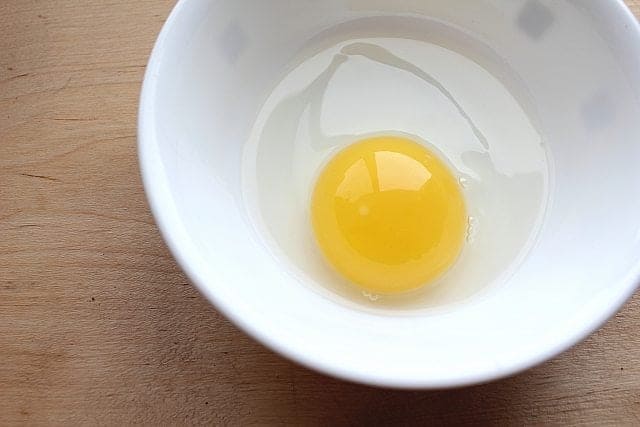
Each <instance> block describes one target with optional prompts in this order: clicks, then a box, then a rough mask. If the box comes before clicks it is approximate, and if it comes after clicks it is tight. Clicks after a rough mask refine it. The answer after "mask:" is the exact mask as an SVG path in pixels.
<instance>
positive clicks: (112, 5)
mask: <svg viewBox="0 0 640 427" xmlns="http://www.w3.org/2000/svg"><path fill="white" fill-rule="evenodd" d="M599 1H609V0H599ZM173 3H174V2H173V1H172V0H134V1H129V0H84V1H81V0H57V1H51V0H50V1H44V0H0V425H6V424H10V425H12V424H43V423H47V424H114V425H118V424H129V423H146V424H195V423H211V422H212V423H215V424H220V425H226V424H233V425H239V424H247V423H259V424H292V423H293V424H296V425H359V424H363V425H365V424H371V423H373V424H409V423H414V422H422V423H426V422H434V423H436V424H442V423H446V424H461V423H472V422H473V423H497V424H501V425H502V424H513V425H518V424H522V423H525V422H527V423H534V424H546V423H567V422H569V423H596V424H608V423H610V424H636V425H640V297H638V296H636V298H634V299H633V300H632V301H631V302H630V303H629V304H627V306H626V308H625V309H624V310H622V312H621V313H620V314H619V315H618V316H617V317H615V318H614V319H613V320H611V321H610V322H609V323H608V324H607V325H606V326H605V327H604V328H603V329H602V330H601V331H599V332H598V333H596V334H595V335H593V336H592V337H591V338H589V339H588V340H587V341H586V342H584V343H582V344H580V345H578V346H577V347H576V348H574V349H573V350H571V351H569V352H567V353H566V354H564V355H562V356H561V357H558V358H557V359H555V360H553V361H551V362H548V363H545V364H544V365H542V366H540V367H538V368H535V369H532V370H530V371H528V372H526V373H524V374H521V375H518V376H516V377H514V378H510V379H507V380H503V381H498V382H495V383H491V384H487V385H482V386H476V387H471V388H466V389H460V390H451V391H436V392H403V391H390V390H380V389H374V388H369V387H365V386H360V385H354V384H348V383H345V382H341V381H338V380H335V379H332V378H327V377H325V376H322V375H319V374H317V373H314V372H311V371H309V370H306V369H304V368H301V367H299V366H297V365H295V364H293V363H291V362H289V361H287V360H284V359H283V358H281V357H279V356H277V355H275V354H274V353H272V352H271V351H268V350H266V349H264V348H263V347H262V346H260V345H259V344H257V343H255V342H254V341H252V340H251V339H249V338H248V337H247V336H245V335H244V334H243V333H242V332H240V331H238V330H237V329H236V328H235V327H234V326H232V325H231V324H230V323H229V322H228V321H227V320H225V319H224V318H223V317H222V316H221V315H220V314H219V313H217V312H216V310H214V309H213V308H212V307H211V306H210V305H209V304H208V303H207V302H206V301H205V300H204V299H203V298H202V297H201V296H200V295H199V294H198V292H197V291H196V290H195V289H194V288H193V287H192V286H190V285H189V284H188V283H187V280H186V279H185V277H184V275H183V274H182V273H181V272H180V270H179V268H178V267H177V266H176V264H175V262H174V261H173V259H172V258H171V256H170V255H169V253H168V252H167V250H166V249H165V246H164V244H163V242H162V240H161V238H160V236H159V234H158V231H157V229H156V227H155V225H154V222H153V220H152V218H151V216H150V214H149V209H148V207H147V204H146V201H145V197H144V195H143V192H142V187H141V184H140V178H139V175H138V165H137V157H136V108H137V103H138V93H139V90H140V82H141V80H142V75H143V71H144V68H145V63H146V61H147V57H148V55H149V52H150V49H151V47H152V45H153V42H154V39H155V37H156V35H157V33H158V31H159V30H160V27H161V26H162V23H163V21H164V20H165V18H166V16H167V14H168V13H169V10H170V8H171V7H172V5H173ZM628 3H629V5H630V6H631V7H632V9H633V10H634V12H635V13H636V14H637V15H638V14H640V0H629V1H628Z"/></svg>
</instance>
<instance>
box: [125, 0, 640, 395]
mask: <svg viewBox="0 0 640 427" xmlns="http://www.w3.org/2000/svg"><path fill="white" fill-rule="evenodd" d="M193 1H196V0H178V2H177V3H176V5H175V6H174V7H173V9H172V11H171V13H170V15H169V17H168V18H167V20H166V22H165V23H164V25H163V27H162V30H161V31H160V34H159V36H158V38H157V40H156V42H155V45H154V47H153V50H152V52H151V55H150V58H149V62H148V65H147V68H146V71H145V74H144V79H143V83H142V89H141V93H140V102H139V109H138V132H137V134H138V135H137V136H138V138H137V145H138V146H137V152H138V162H139V167H140V174H141V178H142V184H143V188H144V192H145V195H146V198H147V202H148V204H149V207H150V210H151V213H152V216H153V218H154V220H155V223H156V224H157V226H158V229H159V231H160V234H161V236H162V238H163V240H164V242H165V244H166V245H167V247H168V249H169V251H170V253H171V254H172V256H173V257H174V259H175V260H176V262H177V263H178V265H179V266H180V268H181V269H182V271H183V272H184V273H185V275H186V276H187V277H188V279H189V280H190V282H191V283H193V284H194V285H195V287H196V288H197V289H198V290H199V292H200V293H201V294H203V295H204V296H205V297H206V298H207V300H208V301H209V302H210V303H211V304H213V306H214V307H215V308H216V309H217V310H218V311H220V312H221V313H222V314H223V315H224V316H225V317H226V318H227V319H229V320H230V321H231V322H232V323H233V324H234V325H235V326H236V327H238V328H239V329H240V330H242V331H243V332H245V333H247V334H248V335H249V336H251V337H252V338H253V339H255V340H256V341H258V342H259V343H260V344H262V345H264V346H265V347H267V348H269V349H270V350H272V351H275V352H276V353H278V354H280V355H283V356H285V357H286V358H287V359H289V360H290V361H293V362H296V363H298V364H300V365H302V366H305V367H307V368H310V369H312V370H315V371H317V372H320V373H323V374H326V375H329V376H332V377H334V378H338V379H343V380H349V381H352V382H355V383H360V384H366V385H370V386H377V387H388V388H398V389H446V388H456V387H463V386H468V385H474V384H482V383H486V382H490V381H494V380H498V379H501V378H506V377H509V376H512V375H515V374H518V373H520V372H522V371H525V370H527V369H530V368H532V367H534V366H537V365H539V364H542V363H544V362H546V361H548V360H549V359H552V358H554V357H556V356H558V355H559V354H561V353H563V352H565V351H567V350H568V349H570V348H571V347H573V346H575V345H576V344H578V343H580V342H581V341H583V340H584V339H585V338H586V337H588V336H589V335H590V334H592V333H593V332H595V331H596V330H597V329H599V328H600V327H602V326H603V325H604V324H605V323H606V322H607V321H608V320H609V319H611V318H612V317H613V316H615V315H616V313H617V312H618V311H619V310H620V309H621V308H622V306H623V305H624V304H625V303H626V302H627V301H628V300H629V299H630V298H631V297H632V296H633V294H634V293H635V291H636V289H637V288H638V287H640V254H639V257H638V261H637V262H636V264H634V265H633V267H632V268H631V269H630V270H629V272H628V273H627V274H626V276H625V277H624V279H623V280H621V282H622V283H623V284H624V287H623V289H622V291H621V292H619V293H618V294H617V295H615V296H614V298H611V299H610V300H608V301H607V303H606V304H600V305H598V310H595V309H592V311H595V312H596V314H595V315H593V316H590V317H589V320H588V321H586V322H583V323H579V324H578V325H577V326H575V327H574V328H573V330H572V331H571V333H567V334H566V335H565V336H564V339H563V340H562V342H560V343H555V345H553V346H551V347H549V348H546V349H545V350H544V351H542V352H540V353H539V354H535V355H528V356H523V357H521V358H520V360H519V362H518V363H514V364H512V365H510V366H507V367H499V368H495V369H493V370H491V371H486V372H482V373H479V374H477V375H474V376H466V377H456V376H452V377H450V378H449V379H448V380H445V381H434V380H430V379H428V378H418V379H413V380H411V381H407V380H405V379H398V378H391V377H374V376H372V375H369V376H367V375H362V374H358V373H354V372H351V371H349V370H345V369H343V368H342V367H340V366H336V365H333V364H331V363H326V362H324V361H322V360H318V358H313V357H311V356H310V355H308V354H305V353H304V352H303V351H301V350H300V349H298V348H296V346H295V345H292V344H289V345H283V344H282V343H278V342H276V341H275V340H274V339H273V338H272V337H271V336H269V335H268V334H265V333H264V331H262V330H260V329H259V328H257V327H255V325H253V324H251V322H249V321H247V320H246V319H244V318H242V317H241V316H239V315H237V313H235V311H234V308H233V307H232V306H230V305H227V304H225V302H224V301H223V300H222V299H221V298H218V297H217V296H216V295H215V293H214V292H212V291H211V290H210V289H209V287H207V286H206V285H205V283H204V279H203V278H201V277H199V276H198V275H197V274H196V272H195V267H194V264H193V262H192V261H191V260H190V259H189V257H188V256H187V255H186V254H185V251H184V248H183V246H182V245H181V244H180V238H179V237H178V234H177V232H176V230H175V227H173V226H172V223H173V221H172V220H171V219H170V218H169V216H168V214H167V212H166V208H167V206H166V204H165V201H164V199H163V197H162V194H163V192H165V188H164V187H163V186H161V185H159V184H158V181H157V180H156V179H154V172H153V168H152V167H151V164H152V162H153V161H154V158H153V156H151V152H150V150H153V145H154V142H155V138H154V132H153V130H152V129H153V128H154V126H155V120H154V119H153V111H154V104H153V101H154V99H155V93H156V91H155V86H156V85H155V83H156V82H157V80H158V75H159V69H160V66H161V62H162V61H161V59H162V55H163V51H164V50H165V45H166V43H167V40H168V39H169V38H170V37H171V33H172V31H173V30H174V28H175V26H176V24H177V22H178V20H179V16H180V15H181V14H182V13H183V12H184V11H185V9H186V8H187V4H188V3H191V2H193ZM609 6H610V8H609V13H610V14H611V15H612V18H610V19H611V20H618V21H622V22H623V23H624V24H625V27H626V28H627V29H628V30H629V31H630V32H632V33H633V35H634V38H635V40H632V41H631V42H630V44H631V45H632V48H633V51H634V52H636V53H637V55H638V57H640V22H638V20H637V19H636V17H635V16H634V15H633V13H632V12H631V10H630V9H629V8H628V6H627V5H626V4H625V2H624V0H614V1H613V2H611V3H610V5H609ZM603 305H604V306H605V309H602V308H601V307H602V306H603Z"/></svg>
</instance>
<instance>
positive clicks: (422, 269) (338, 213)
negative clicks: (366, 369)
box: [311, 136, 467, 294]
mask: <svg viewBox="0 0 640 427" xmlns="http://www.w3.org/2000/svg"><path fill="white" fill-rule="evenodd" d="M311 220H312V225H313V229H314V232H315V236H316V240H317V243H318V245H319V247H320V249H321V251H322V252H323V254H324V256H325V257H326V259H327V260H328V261H329V263H330V264H331V265H332V266H333V267H334V268H335V269H336V270H337V271H338V272H339V273H341V274H342V275H343V276H345V277H346V278H347V279H349V280H350V281H352V282H353V283H355V284H356V285H358V286H360V287H361V288H362V289H363V290H365V291H368V292H373V293H379V294H394V293H400V292H405V291H410V290H413V289H416V288H419V287H421V286H423V285H425V284H427V283H430V282H433V281H434V280H435V279H437V278H438V277H440V276H441V275H442V274H443V273H444V272H446V271H447V270H448V269H449V267H451V266H452V265H453V263H454V262H455V261H456V259H457V258H458V255H459V254H460V251H461V250H462V246H463V242H464V237H465V233H466V228H467V214H466V209H465V204H464V200H463V197H462V192H461V190H460V187H459V185H458V181H457V180H456V178H455V177H454V175H453V174H452V173H451V172H450V171H449V169H448V168H447V166H446V165H445V164H444V163H443V161H442V160H440V159H439V158H438V157H437V156H436V155H435V154H433V153H432V152H431V151H429V150H428V149H427V148H425V147H423V146H422V145H420V144H418V143H416V142H414V141H411V140H409V139H406V138H402V137H395V136H383V137H374V138H369V139H364V140H362V141H359V142H356V143H355V144H353V145H351V146H349V147H347V148H345V149H344V150H342V151H340V152H339V153H338V154H336V155H335V157H333V158H332V159H331V160H330V162H329V163H328V164H327V165H326V167H325V168H324V169H323V170H322V172H321V174H320V176H319V178H318V181H317V183H316V187H315V189H314V192H313V195H312V200H311Z"/></svg>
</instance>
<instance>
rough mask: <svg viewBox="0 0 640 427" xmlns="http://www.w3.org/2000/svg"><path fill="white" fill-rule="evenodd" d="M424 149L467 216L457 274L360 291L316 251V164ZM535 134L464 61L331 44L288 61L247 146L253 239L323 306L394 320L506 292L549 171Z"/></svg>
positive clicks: (433, 48)
mask: <svg viewBox="0 0 640 427" xmlns="http://www.w3.org/2000/svg"><path fill="white" fill-rule="evenodd" d="M377 135H380V136H384V135H397V136H402V137H406V138H408V139H411V140H413V141H416V142H418V143H421V144H424V146H426V147H427V148H428V149H429V150H430V151H432V152H434V153H437V154H439V156H440V158H441V159H442V160H443V161H444V162H445V163H447V164H448V165H449V167H450V169H451V170H452V171H453V172H454V174H456V176H457V178H458V180H459V183H460V185H461V187H462V189H463V196H464V199H465V202H466V206H467V213H468V216H469V221H468V227H467V235H466V242H465V245H464V248H463V250H462V253H461V255H460V256H459V258H458V260H457V261H456V262H455V264H454V265H453V266H452V267H451V268H450V269H449V270H448V271H447V272H446V273H445V274H444V275H443V276H442V277H441V278H440V279H438V280H436V282H435V283H431V284H428V285H427V286H425V287H423V288H421V289H418V290H416V291H413V292H410V293H406V294H400V295H376V294H370V293H367V292H363V291H362V290H360V289H359V288H357V287H355V286H353V285H352V284H351V283H349V282H348V281H347V280H346V279H345V278H343V277H342V276H341V275H339V274H338V273H336V272H335V271H334V270H333V269H332V268H331V266H330V265H329V264H328V263H327V262H326V261H325V260H324V258H323V256H322V254H321V253H320V250H319V248H318V246H317V244H316V242H315V239H314V235H313V229H312V227H311V220H310V209H309V206H310V200H311V194H312V192H313V188H314V184H315V182H316V179H317V177H318V174H319V172H320V170H321V169H322V167H323V165H324V164H326V163H327V162H328V161H329V160H330V159H331V158H332V157H333V156H334V155H335V154H336V153H337V152H338V151H340V150H341V149H343V148H344V147H346V146H348V145H350V144H352V143H355V142H357V141H359V140H362V139H365V138H367V137H372V136H377ZM547 164H548V162H547V153H546V150H545V148H544V144H543V141H542V138H541V136H540V134H539V133H538V132H537V131H536V129H535V127H534V126H533V124H532V122H531V120H530V118H529V117H528V115H527V113H526V112H525V111H524V109H523V108H522V106H521V105H520V104H519V103H518V101H517V100H516V99H515V98H514V96H512V94H511V93H510V92H509V91H508V90H507V88H506V87H505V86H504V85H503V84H502V83H501V82H500V81H499V80H498V79H497V78H495V77H494V76H493V75H492V74H491V73H490V72H488V71H487V70H485V69H484V68H482V67H481V66H480V65H478V64H477V63H476V62H474V61H472V60H471V59H469V58H467V57H465V56H463V55H461V54H459V53H457V52H455V51H453V50H449V49H446V48H444V47H442V46H439V45H436V44H431V43H428V42H426V41H422V40H413V39H408V38H386V37H385V38H382V37H379V38H378V37H376V38H362V39H350V40H346V41H341V42H339V43H337V44H335V45H333V46H331V47H329V48H327V49H324V50H322V51H320V52H318V53H316V54H315V55H312V56H309V57H307V58H305V59H304V60H303V61H301V62H299V63H297V64H296V65H295V66H294V67H292V69H291V70H290V71H289V73H288V74H287V75H286V76H284V78H283V79H282V81H281V82H280V83H279V84H277V86H276V87H275V89H274V90H273V91H272V93H271V94H270V95H269V96H268V98H267V100H266V102H265V103H264V105H263V106H262V109H261V111H260V113H259V114H258V117H257V119H256V122H255V125H254V127H253V131H252V133H251V136H250V138H249V140H248V141H247V144H246V147H245V153H244V158H243V171H242V173H243V190H244V197H245V201H246V204H247V209H248V212H249V215H250V217H251V219H252V221H253V222H254V224H255V226H256V228H257V231H258V234H260V235H261V236H263V238H264V241H265V244H266V245H267V246H268V248H269V249H270V250H271V251H272V253H273V254H274V256H275V257H276V258H277V259H278V260H279V261H280V262H281V263H282V265H283V268H285V269H288V270H290V271H291V272H292V274H294V275H296V276H297V277H299V278H300V282H301V285H304V284H309V283H311V284H313V285H312V286H313V287H314V289H316V290H317V291H318V292H321V293H323V294H325V295H327V296H329V297H334V298H335V297H338V298H339V297H340V296H341V297H343V298H342V300H343V301H344V302H347V303H354V302H355V303H360V304H361V305H367V306H370V307H378V308H385V309H396V310H416V309H424V308H432V307H441V306H444V305H449V304H451V303H455V302H459V301H463V300H466V299H467V298H469V297H470V296H472V295H474V294H476V293H478V292H479V291H480V290H482V289H485V288H489V287H490V286H491V285H496V284H499V283H502V282H504V280H505V279H506V278H507V277H508V276H509V275H510V273H511V272H513V271H514V269H515V268H517V265H518V264H519V262H520V261H521V259H522V258H523V257H524V256H525V255H526V253H527V252H528V249H530V247H531V245H532V244H533V243H534V241H535V236H536V234H537V231H538V229H539V227H540V224H541V220H542V216H543V213H544V210H545V206H546V202H547V194H548V183H549V171H548V166H547Z"/></svg>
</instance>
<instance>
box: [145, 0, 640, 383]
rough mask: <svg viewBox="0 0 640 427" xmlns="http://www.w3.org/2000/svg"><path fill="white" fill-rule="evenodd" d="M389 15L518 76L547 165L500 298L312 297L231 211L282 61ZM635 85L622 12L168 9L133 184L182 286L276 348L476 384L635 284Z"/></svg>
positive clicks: (513, 0) (289, 6)
mask: <svg viewBox="0 0 640 427" xmlns="http://www.w3.org/2000/svg"><path fill="white" fill-rule="evenodd" d="M390 16H396V17H397V16H402V17H410V18H411V19H413V20H414V21H415V20H416V19H417V20H424V22H425V23H431V24H433V23H437V25H439V26H441V27H442V28H447V29H450V30H451V31H454V32H458V33H464V34H466V35H467V36H468V37H470V38H472V39H473V40H476V41H477V42H478V44H479V45H482V46H486V47H487V49H486V52H485V53H484V54H486V55H493V57H494V59H496V58H497V59H498V61H495V60H494V61H493V63H494V64H498V65H497V66H496V68H495V69H493V70H490V71H492V72H493V73H494V75H496V76H497V77H500V73H501V72H502V71H506V70H508V71H509V73H511V74H512V75H516V76H518V78H519V87H521V88H524V91H525V92H526V93H525V98H526V99H527V100H528V101H527V102H529V103H530V105H529V107H530V109H531V110H532V111H535V116H536V117H535V121H536V125H537V127H538V130H539V131H540V132H541V133H542V134H543V135H544V138H545V142H546V145H547V150H548V151H549V153H550V161H551V164H550V167H551V183H552V185H551V188H550V201H549V205H548V208H547V213H546V216H545V218H544V223H543V225H542V228H541V231H540V233H539V236H538V241H537V244H536V245H535V247H534V248H533V249H532V250H531V251H530V252H529V254H528V256H527V257H526V259H524V261H523V262H522V263H521V264H520V267H519V268H518V270H517V271H516V272H515V274H514V275H513V276H512V277H511V279H510V280H509V281H508V283H507V284H506V285H504V286H501V287H499V288H496V289H494V290H492V292H487V293H485V294H483V295H482V296H478V297H476V298H470V299H469V300H468V301H466V302H464V303H462V304H459V305H457V306H456V307H455V308H452V309H450V310H441V311H433V312H427V313H425V312H420V313H414V314H403V315H398V314H393V313H389V314H384V313H381V312H371V311H366V310H358V309H354V308H353V307H350V306H348V305H345V304H340V303H336V301H335V300H332V299H331V298H326V297H325V296H323V295H322V294H321V293H318V292H314V291H313V290H312V289H311V288H310V287H308V286H305V285H304V284H301V283H300V282H299V280H298V279H297V278H296V276H295V275H292V274H290V272H289V271H287V269H286V268H283V265H282V264H281V263H278V262H276V261H275V260H274V258H273V256H272V255H271V253H270V250H269V248H267V247H265V245H264V244H263V241H262V240H261V239H259V238H256V235H255V228H254V227H253V225H252V224H251V220H250V217H249V215H247V212H246V207H245V204H244V202H243V194H242V186H241V172H240V171H241V159H242V150H243V146H244V144H245V142H246V140H247V138H248V135H249V133H250V131H251V127H252V125H253V122H254V121H255V117H256V114H257V113H258V111H259V109H260V107H261V105H262V103H263V102H264V100H265V98H266V97H267V96H268V95H269V92H270V90H271V89H272V88H273V87H274V85H275V84H276V83H277V82H278V81H279V79H280V78H281V77H282V75H283V73H284V72H285V71H286V70H287V67H288V66H289V64H290V62H291V60H292V58H294V57H295V56H296V54H298V52H300V51H301V49H303V48H304V47H305V45H306V44H307V42H308V41H309V40H311V39H312V38H314V36H317V35H318V34H320V33H322V32H325V31H328V34H330V33H331V31H330V30H329V29H330V28H332V27H334V26H336V25H337V24H343V23H345V22H349V21H353V20H358V19H361V18H371V17H378V18H377V19H378V20H380V19H384V17H390ZM381 17H382V18H381ZM390 22H391V21H390ZM359 31H364V32H365V33H366V31H367V30H366V26H362V27H361V28H360V30H359ZM446 34H447V33H446V31H445V32H442V33H439V32H434V33H433V34H431V36H432V37H433V42H434V43H436V44H438V43H445V42H446V37H447V35H446ZM638 76H640V29H639V26H638V23H637V22H636V20H635V19H634V17H633V16H632V15H631V13H630V12H629V10H628V9H627V8H626V7H625V6H624V4H623V2H622V1H619V0H615V1H614V0H612V1H606V2H605V1H582V0H564V1H555V2H547V1H542V0H529V1H525V0H478V1H474V2H462V1H454V2H452V1H450V0H393V1H392V0H325V1H312V0H295V1H294V0H269V1H252V0H220V1H210V0H182V1H179V2H178V4H177V6H176V7H175V9H174V11H173V13H172V14H171V16H170V17H169V19H168V21H167V23H166V25H165V27H164V29H163V30H162V33H161V34H160V37H159V39H158V41H157V44H156V46H155V49H154V51H153V54H152V57H151V60H150V63H149V66H148V69H147V73H146V76H145V81H144V87H143V91H142V99H141V105H140V122H139V155H140V164H141V169H142V176H143V180H144V186H145V190H146V192H147V195H148V198H149V201H150V204H151V208H152V211H153V214H154V216H155V218H156V221H157V223H158V226H159V228H160V231H161V233H162V235H163V236H164V238H165V240H166V242H167V244H168V246H169V248H170V249H171V251H172V253H173V254H174V256H175V258H176V259H177V261H178V263H179V264H180V265H181V267H182V268H183V269H184V270H185V272H186V273H187V275H188V276H189V277H190V279H191V280H192V281H193V283H194V284H195V285H196V286H197V287H198V288H199V289H200V290H201V291H202V293H204V294H205V295H206V296H207V298H209V299H210V300H211V302H212V303H213V304H214V305H215V306H216V307H217V308H218V309H219V310H220V311H222V312H223V313H224V314H225V315H226V316H227V317H229V318H230V319H231V320H232V321H233V322H235V323H236V324H237V325H238V326H240V327H241V328H242V329H244V330H245V331H246V332H247V333H249V334H250V335H252V336H253V337H255V338H256V339H257V340H259V341H260V342H262V343H263V344H265V345H267V346H269V347H270V348H272V349H274V350H275V351H277V352H279V353H281V354H283V355H285V356H287V357H289V358H291V359H293V360H295V361H297V362H299V363H302V364H303V365H306V366H308V367H311V368H314V369H317V370H319V371H321V372H324V373H327V374H330V375H334V376H337V377H341V378H344V379H349V380H353V381H357V382H362V383H368V384H374V385H382V386H392V387H404V388H436V387H452V386H460V385H466V384H472V383H478V382H483V381H488V380H491V379H495V378H499V377H503V376H506V375H510V374H514V373H516V372H518V371H521V370H523V369H526V368H529V367H531V366H533V365H535V364H538V363H540V362H542V361H544V360H547V359H549V358H551V357H553V356H555V355H557V354H558V353H560V352H562V351H564V350H566V349H567V348H569V347H570V346H572V345H574V344H575V343H577V342H578V341H580V340H582V339H583V338H585V337H586V336H587V335H588V334H589V333H591V332H593V331H594V330H595V329H596V328H598V327H599V326H600V325H602V324H603V322H605V321H606V320H607V319H608V318H609V317H610V316H612V315H613V314H614V313H615V312H616V311H617V310H618V309H619V308H620V306H621V305H622V304H623V303H624V302H625V300H627V299H628V298H629V297H630V296H631V294H632V293H633V292H634V290H635V288H636V286H637V284H638V279H639V277H640V167H639V165H640V79H639V78H638Z"/></svg>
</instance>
